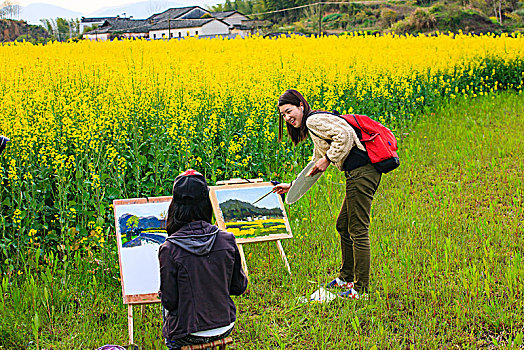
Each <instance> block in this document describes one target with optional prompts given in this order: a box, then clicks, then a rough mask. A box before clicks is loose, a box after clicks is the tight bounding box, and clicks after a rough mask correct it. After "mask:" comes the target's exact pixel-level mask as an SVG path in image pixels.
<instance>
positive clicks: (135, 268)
mask: <svg viewBox="0 0 524 350" xmlns="http://www.w3.org/2000/svg"><path fill="white" fill-rule="evenodd" d="M171 198H172V197H170V196H168V197H155V198H135V199H117V200H114V201H113V210H114V214H115V230H116V240H117V246H118V260H119V264H120V281H121V285H122V296H123V299H124V304H147V303H157V302H160V300H159V299H158V290H159V289H160V266H159V262H158V249H159V247H160V245H161V244H162V243H163V242H164V241H165V239H166V238H167V231H166V219H167V209H168V207H169V204H170V203H171Z"/></svg>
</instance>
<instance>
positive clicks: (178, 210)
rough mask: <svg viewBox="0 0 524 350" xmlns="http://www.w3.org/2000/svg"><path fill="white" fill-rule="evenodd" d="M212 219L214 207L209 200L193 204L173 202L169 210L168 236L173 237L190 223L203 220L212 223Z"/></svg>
mask: <svg viewBox="0 0 524 350" xmlns="http://www.w3.org/2000/svg"><path fill="white" fill-rule="evenodd" d="M212 219H213V207H212V206H211V200H210V199H209V198H207V199H202V200H201V201H199V202H196V203H191V204H188V203H179V202H175V201H171V204H170V205H169V209H168V210H167V223H166V230H167V235H168V236H171V235H172V234H173V233H175V232H176V231H178V230H180V229H181V228H182V227H183V226H185V225H187V224H189V223H190V222H193V221H198V220H203V221H206V222H209V223H211V220H212Z"/></svg>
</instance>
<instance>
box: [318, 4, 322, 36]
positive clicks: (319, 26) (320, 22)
mask: <svg viewBox="0 0 524 350" xmlns="http://www.w3.org/2000/svg"><path fill="white" fill-rule="evenodd" d="M321 35H322V0H319V1H318V37H319V38H320V36H321Z"/></svg>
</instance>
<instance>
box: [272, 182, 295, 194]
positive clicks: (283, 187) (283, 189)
mask: <svg viewBox="0 0 524 350" xmlns="http://www.w3.org/2000/svg"><path fill="white" fill-rule="evenodd" d="M290 188H291V184H285V183H282V184H278V185H276V186H275V187H273V192H275V193H276V194H284V193H287V192H288V191H289V189H290Z"/></svg>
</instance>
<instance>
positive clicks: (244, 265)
mask: <svg viewBox="0 0 524 350" xmlns="http://www.w3.org/2000/svg"><path fill="white" fill-rule="evenodd" d="M262 182H264V180H263V179H260V178H257V179H241V178H232V179H230V180H226V181H217V182H216V185H217V186H228V185H240V184H246V183H262ZM264 241H266V242H268V243H269V241H275V242H276V243H277V249H278V252H279V253H280V257H281V258H282V260H283V261H284V265H285V266H286V269H287V271H288V272H289V274H290V275H291V268H290V266H289V262H288V261H287V257H286V252H285V251H284V248H283V247H282V243H281V242H280V239H274V238H271V237H267V239H260V240H259V242H264ZM237 246H238V250H239V252H240V258H241V260H242V268H243V269H244V273H245V274H246V276H247V275H248V269H247V263H246V256H245V254H244V247H243V243H241V242H240V243H239V242H237Z"/></svg>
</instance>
